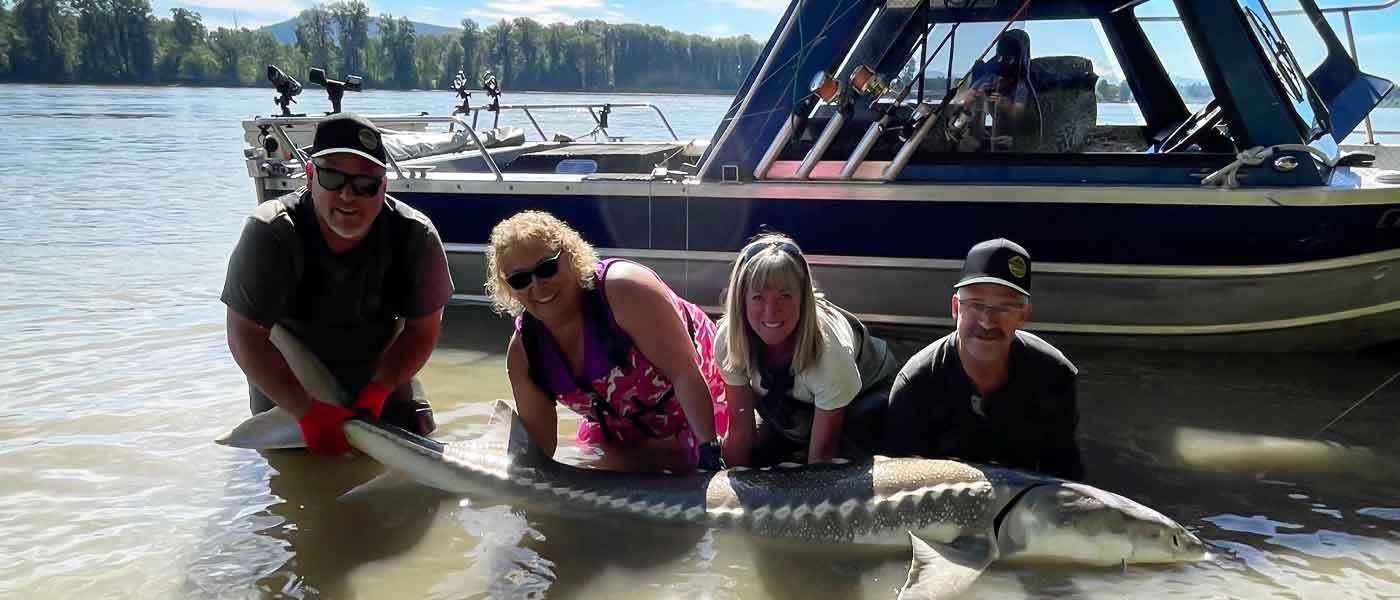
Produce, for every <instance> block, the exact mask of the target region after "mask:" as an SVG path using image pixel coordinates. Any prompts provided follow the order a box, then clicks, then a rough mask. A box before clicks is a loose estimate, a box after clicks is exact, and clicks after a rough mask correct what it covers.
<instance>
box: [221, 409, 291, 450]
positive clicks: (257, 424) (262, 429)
mask: <svg viewBox="0 0 1400 600" xmlns="http://www.w3.org/2000/svg"><path fill="white" fill-rule="evenodd" d="M214 441H215V442H216V443H219V444H223V445H225V446H233V447H234V448H248V449H250V450H280V449H283V448H305V447H306V440H305V439H303V438H302V436H301V427H300V426H298V425H297V419H296V417H293V416H292V413H289V412H287V411H285V410H282V408H281V407H280V406H279V407H276V408H273V409H272V410H268V411H264V412H260V413H258V414H256V415H253V416H251V417H248V418H247V419H244V421H243V422H242V423H239V424H238V426H237V427H234V428H233V429H232V430H230V431H229V432H228V433H225V434H224V435H222V436H220V437H219V438H218V439H216V440H214Z"/></svg>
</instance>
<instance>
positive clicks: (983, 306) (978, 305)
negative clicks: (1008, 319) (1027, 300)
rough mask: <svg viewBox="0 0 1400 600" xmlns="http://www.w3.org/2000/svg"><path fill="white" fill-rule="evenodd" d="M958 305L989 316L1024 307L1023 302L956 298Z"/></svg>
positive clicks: (997, 315)
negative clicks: (1008, 302) (988, 301)
mask: <svg viewBox="0 0 1400 600" xmlns="http://www.w3.org/2000/svg"><path fill="white" fill-rule="evenodd" d="M958 307H960V308H962V309H963V310H969V311H972V312H975V313H981V314H984V315H987V316H989V317H1000V316H1002V315H1005V314H1009V313H1012V312H1015V311H1018V310H1021V309H1023V308H1025V307H1026V305H1025V304H987V303H985V302H977V301H976V300H963V299H961V298H959V299H958Z"/></svg>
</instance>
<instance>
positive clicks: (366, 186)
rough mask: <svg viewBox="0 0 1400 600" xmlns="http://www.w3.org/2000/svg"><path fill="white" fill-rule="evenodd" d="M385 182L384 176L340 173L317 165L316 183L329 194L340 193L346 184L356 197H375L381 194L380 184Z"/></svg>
mask: <svg viewBox="0 0 1400 600" xmlns="http://www.w3.org/2000/svg"><path fill="white" fill-rule="evenodd" d="M382 181H384V176H382V175H381V176H379V177H370V176H369V175H351V174H349V173H346V172H345V171H338V170H336V169H332V168H330V167H325V166H321V165H316V183H318V184H320V186H321V189H323V190H326V191H328V192H336V191H340V188H343V187H345V184H346V183H349V184H350V191H352V192H354V193H355V195H356V196H373V195H375V194H377V193H379V184H380V183H381V182H382Z"/></svg>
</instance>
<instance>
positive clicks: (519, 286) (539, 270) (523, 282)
mask: <svg viewBox="0 0 1400 600" xmlns="http://www.w3.org/2000/svg"><path fill="white" fill-rule="evenodd" d="M563 254H564V251H563V250H560V251H559V252H555V253H554V256H553V257H550V258H546V259H544V260H542V261H540V263H539V264H537V265H535V267H534V268H533V269H529V270H527V271H517V272H515V273H511V274H510V275H506V283H509V284H510V287H511V289H514V290H523V289H525V288H527V287H530V280H531V279H534V278H536V277H538V278H540V279H549V278H550V277H553V276H555V275H557V274H559V257H560V256H561V255H563Z"/></svg>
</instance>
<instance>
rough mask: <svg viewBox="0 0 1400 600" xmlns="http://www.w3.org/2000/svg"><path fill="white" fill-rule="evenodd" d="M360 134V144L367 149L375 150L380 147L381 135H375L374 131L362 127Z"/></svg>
mask: <svg viewBox="0 0 1400 600" xmlns="http://www.w3.org/2000/svg"><path fill="white" fill-rule="evenodd" d="M359 136H360V145H362V146H364V147H365V149H366V150H371V151H373V150H375V149H376V148H378V147H379V136H377V135H374V132H373V131H370V130H368V129H361V130H360V134H359Z"/></svg>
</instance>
